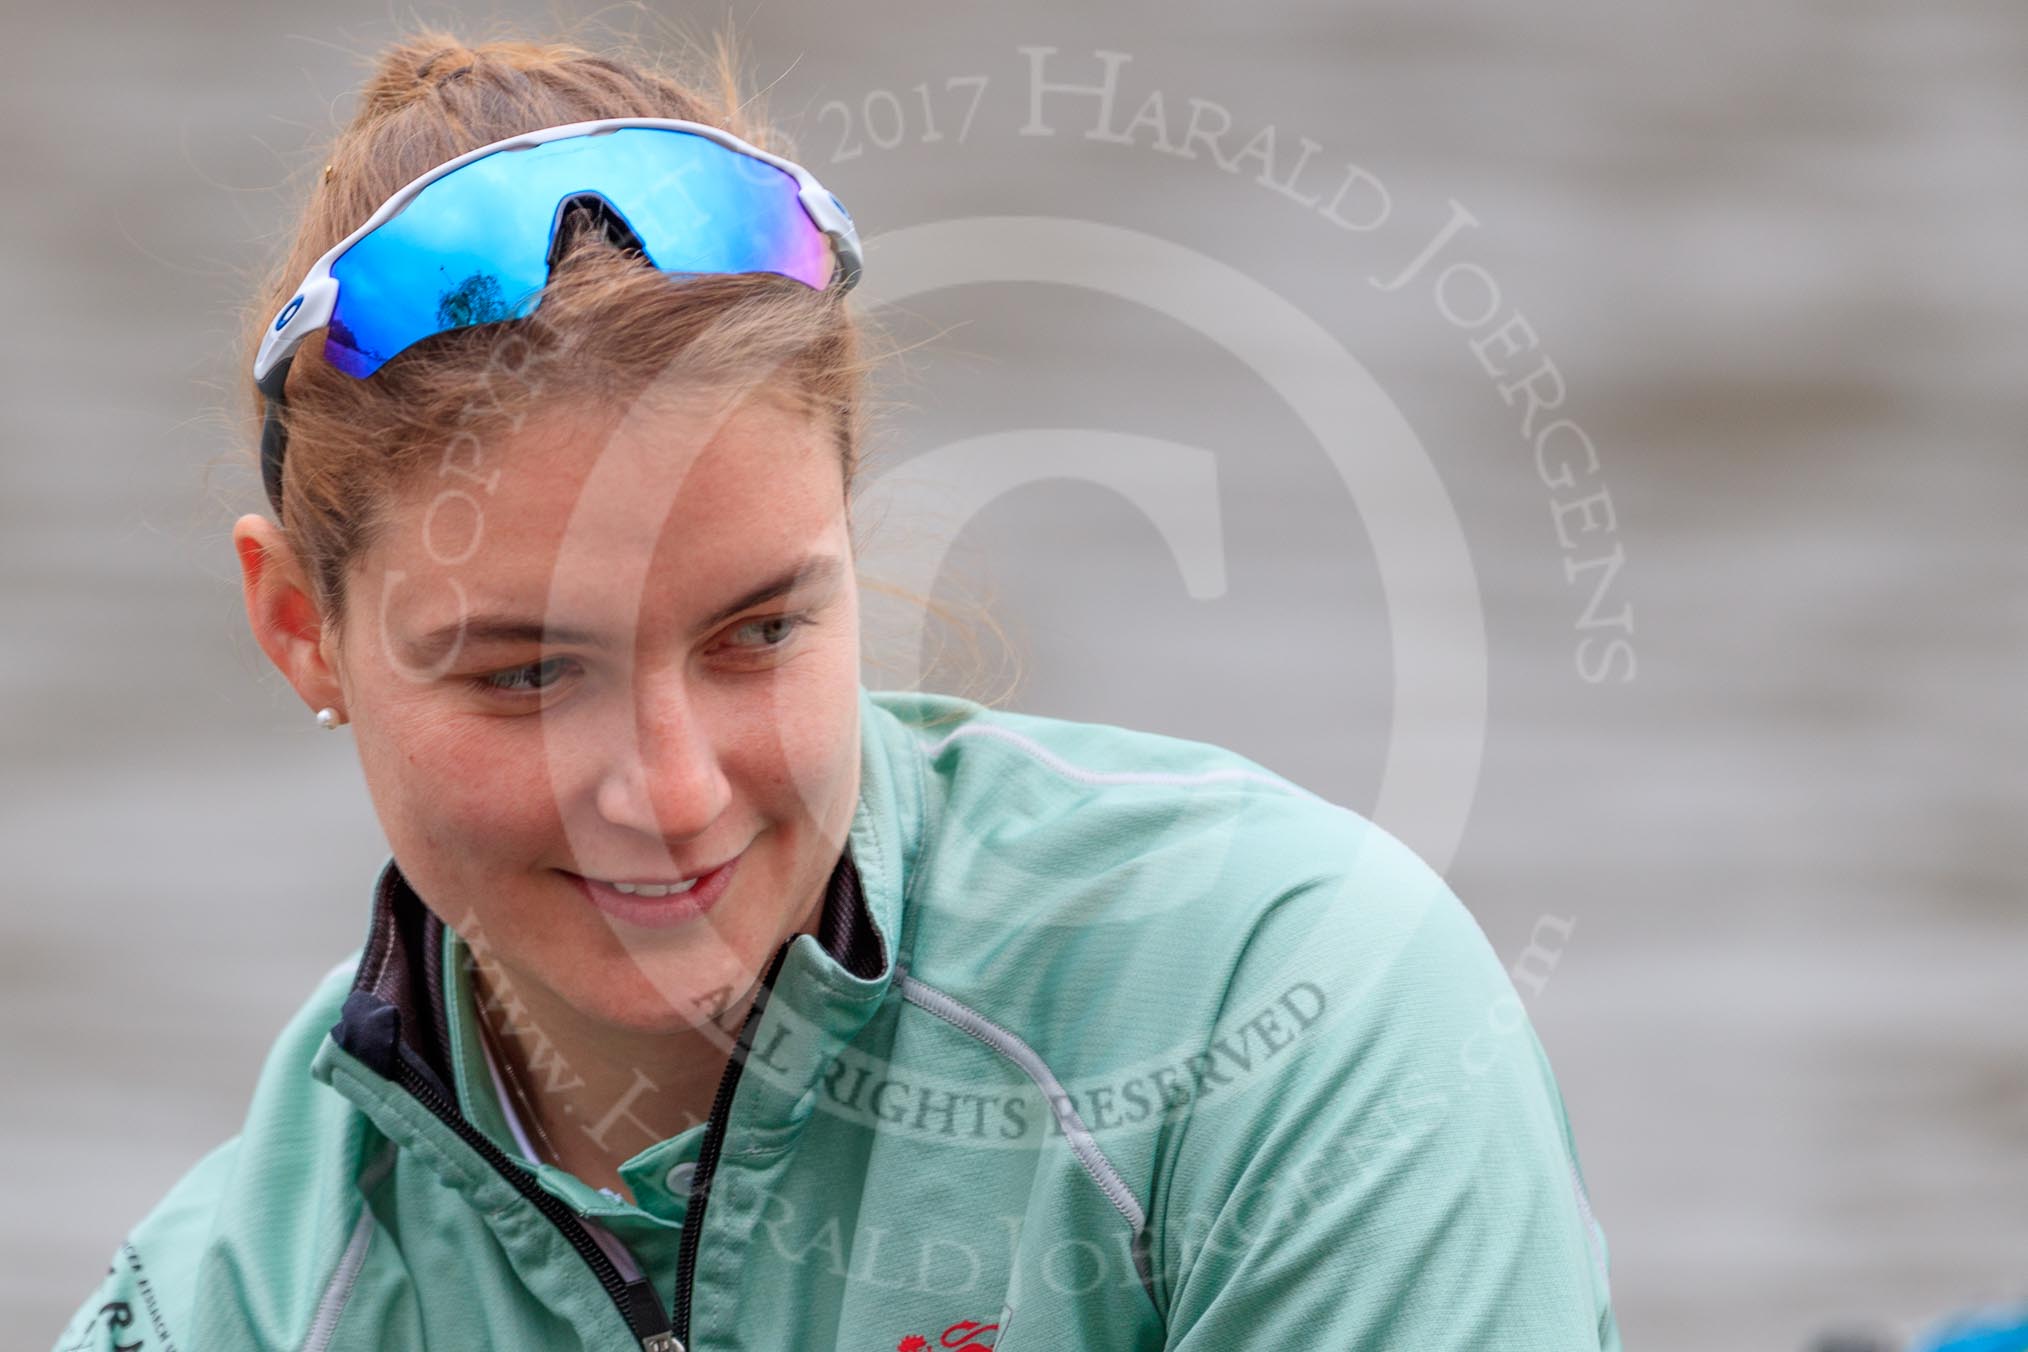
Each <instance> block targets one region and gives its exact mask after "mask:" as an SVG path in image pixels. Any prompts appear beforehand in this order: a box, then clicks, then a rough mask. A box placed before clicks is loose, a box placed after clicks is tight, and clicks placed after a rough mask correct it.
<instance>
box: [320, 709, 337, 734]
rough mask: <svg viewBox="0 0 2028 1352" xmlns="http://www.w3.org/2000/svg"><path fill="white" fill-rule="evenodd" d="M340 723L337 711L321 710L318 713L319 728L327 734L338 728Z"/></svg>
mask: <svg viewBox="0 0 2028 1352" xmlns="http://www.w3.org/2000/svg"><path fill="white" fill-rule="evenodd" d="M340 721H341V720H340V719H339V717H338V711H337V710H336V709H319V710H318V711H317V726H318V727H320V728H323V729H324V730H325V731H326V732H329V731H331V730H332V729H334V728H336V727H337V726H338V724H339V722H340Z"/></svg>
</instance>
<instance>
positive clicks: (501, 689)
mask: <svg viewBox="0 0 2028 1352" xmlns="http://www.w3.org/2000/svg"><path fill="white" fill-rule="evenodd" d="M570 660H571V659H569V658H567V657H546V658H544V659H543V660H542V661H540V662H531V663H529V664H528V665H527V666H525V667H515V668H513V669H512V670H510V671H496V672H494V673H493V674H492V675H490V676H481V677H478V678H477V682H478V684H479V685H480V687H482V688H483V689H486V690H492V691H497V692H498V693H500V694H503V695H539V694H542V693H543V692H544V691H546V690H553V689H554V688H555V687H556V681H555V680H549V681H543V680H542V679H541V677H542V674H543V673H545V672H548V673H551V674H552V675H553V674H554V673H556V672H559V671H561V670H563V669H564V666H565V664H568V663H569V662H570Z"/></svg>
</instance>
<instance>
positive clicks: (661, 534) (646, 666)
mask: <svg viewBox="0 0 2028 1352" xmlns="http://www.w3.org/2000/svg"><path fill="white" fill-rule="evenodd" d="M717 398H718V399H719V400H721V401H722V400H723V398H724V396H718V397H717ZM440 470H441V472H440V473H437V474H434V475H427V476H425V481H424V482H423V484H421V485H420V486H419V487H417V488H416V489H415V490H414V491H413V492H412V493H410V494H409V495H407V496H405V497H404V498H403V500H402V501H401V503H400V504H399V507H398V510H396V511H395V512H394V513H393V514H392V516H391V517H390V519H389V520H388V522H387V527H386V529H385V531H384V532H382V533H381V534H380V535H379V536H378V537H377V538H376V540H375V541H374V543H373V545H372V547H371V549H370V550H369V551H368V553H367V554H366V556H365V557H363V558H362V559H361V560H360V562H359V563H358V565H357V566H355V568H354V570H353V573H352V575H351V577H350V579H349V581H348V587H349V588H350V591H349V599H348V602H347V616H346V624H345V630H344V640H343V643H344V650H343V653H342V657H341V659H340V661H339V662H337V663H336V664H335V665H336V666H337V668H338V670H339V672H340V677H339V679H340V683H341V684H342V686H343V689H344V698H345V700H346V709H345V713H346V715H347V717H348V719H349V721H350V723H351V725H352V728H353V731H354V735H355V737H356V739H357V743H358V747H359V754H360V758H361V761H362V763H363V766H364V769H365V774H366V781H367V786H368V789H369V791H370V793H371V795H372V798H373V803H374V808H375V810H376V812H377V813H378V815H379V817H380V821H381V824H382V826H383V828H384V829H385V831H386V833H387V836H388V840H389V842H390V844H391V845H392V847H393V851H394V855H395V858H396V860H397V862H398V863H399V864H400V866H401V869H402V871H403V873H404V874H405V875H406V876H407V877H408V879H409V881H410V882H411V883H412V884H413V885H414V887H415V889H416V891H417V892H418V894H420V895H421V896H422V897H423V899H424V900H425V901H426V902H428V904H429V905H430V906H431V907H432V909H434V910H435V911H436V912H437V913H438V915H439V916H440V917H441V918H442V919H443V920H444V921H445V923H447V924H449V925H450V926H451V927H452V928H454V929H456V930H458V931H459V933H460V934H462V935H463V936H464V937H465V938H466V939H467V940H468V941H471V942H472V943H473V944H474V946H475V947H482V948H483V949H484V950H487V951H489V953H490V956H491V959H492V960H493V961H495V962H497V963H498V964H499V966H500V967H501V968H503V969H504V971H505V973H506V974H507V976H508V977H509V978H510V979H512V980H514V981H515V982H516V984H517V985H520V984H522V983H526V982H528V981H531V980H532V981H534V982H536V983H539V985H540V986H541V987H542V988H546V990H547V991H549V992H551V993H553V994H554V995H555V996H557V997H560V998H561V999H562V1000H563V1001H565V1002H566V1003H567V1004H569V1005H571V1006H572V1007H574V1008H575V1009H577V1010H578V1011H579V1012H580V1013H582V1014H584V1015H585V1016H587V1017H590V1018H592V1019H595V1020H598V1021H600V1022H603V1023H607V1024H611V1025H617V1026H623V1027H626V1028H628V1029H632V1030H635V1031H640V1032H656V1031H676V1030H678V1029H681V1028H686V1027H690V1026H693V1025H698V1024H701V1022H702V1021H703V1020H704V1019H706V1018H715V1017H718V1016H719V1015H721V1014H722V1013H723V1012H724V1011H725V1009H726V1007H727V1005H728V1004H729V1003H733V1002H736V1001H737V1000H738V999H739V998H740V997H741V996H743V995H744V994H745V993H746V992H747V991H748V990H749V989H750V987H751V984H752V982H753V981H754V980H755V978H756V977H757V975H758V974H759V972H760V970H761V968H762V967H763V966H764V965H765V963H766V962H767V960H768V958H769V957H771V956H772V954H773V952H774V949H775V947H776V946H777V945H778V944H779V943H780V942H781V941H782V940H783V939H784V938H785V937H787V936H789V935H790V934H793V933H795V932H797V931H798V930H800V929H804V928H811V927H812V926H811V925H810V924H809V923H808V922H809V921H810V920H811V919H812V917H813V914H814V908H815V907H816V906H817V904H818V903H819V901H820V899H821V896H822V894H823V889H824V885H825V883H826V881H827V879H828V877H829V875H830V872H831V870H832V868H833V866H834V865H835V864H836V862H837V859H838V855H839V852H840V850H841V849H842V848H843V845H844V840H845V835H846V831H847V829H848V828H849V826H850V824H851V821H852V816H853V810H854V805H855V803H856V800H857V796H858V787H859V720H858V692H859V615H858V592H857V585H856V582H855V580H854V576H853V570H852V562H853V561H852V551H851V542H850V537H849V531H848V523H847V518H846V513H845V496H844V486H843V479H842V474H841V471H840V467H839V461H838V452H837V450H836V448H835V445H834V444H833V441H832V438H831V436H830V434H829V433H828V431H827V430H826V429H825V428H824V427H823V426H822V425H821V424H820V423H819V422H817V421H816V420H814V419H812V418H811V417H810V416H808V415H806V414H801V413H796V412H792V411H789V410H788V409H786V408H784V407H782V406H780V405H778V404H777V403H774V402H769V401H766V400H763V399H758V398H748V399H746V400H745V401H744V402H740V403H737V404H733V405H730V406H727V405H726V404H724V403H723V402H719V403H716V404H714V403H713V402H711V401H710V400H709V399H707V398H706V397H705V396H696V395H693V396H690V397H689V398H688V399H687V400H686V401H685V402H681V403H678V402H675V401H673V400H664V401H662V402H661V403H659V404H657V405H655V406H649V405H637V406H635V407H634V408H632V409H630V410H628V411H627V412H626V414H625V415H624V417H621V416H619V415H615V414H611V413H602V412H600V411H598V410H594V409H584V408H571V409H560V410H557V411H554V412H552V413H549V414H546V415H544V416H541V417H539V418H531V419H529V420H527V421H525V422H523V423H522V424H521V426H520V427H519V428H517V429H516V430H515V431H514V432H513V433H512V434H511V435H507V436H505V437H502V438H500V439H497V440H495V441H492V442H488V443H485V444H483V445H480V444H478V443H474V442H471V441H470V440H469V439H466V440H465V442H464V443H463V444H456V443H454V445H453V446H452V447H451V448H448V449H447V451H446V454H445V457H444V461H443V464H442V466H440ZM545 631H546V636H545ZM727 861H733V863H732V866H731V868H730V870H729V871H728V872H726V873H724V874H723V875H721V876H717V877H707V878H706V879H705V880H704V881H703V882H700V883H698V884H696V885H695V886H693V887H692V888H691V890H690V892H689V893H684V894H672V895H670V896H667V897H664V898H659V899H658V898H654V897H652V896H646V895H640V894H638V893H637V894H636V895H633V896H627V895H624V894H621V893H618V892H616V891H613V890H610V889H606V888H604V887H603V886H602V883H603V882H617V881H625V882H639V881H644V880H648V881H659V882H663V883H677V882H681V881H682V880H685V879H689V878H692V877H694V876H696V875H698V874H699V873H701V872H703V871H704V870H706V869H711V868H714V866H718V865H722V864H725V863H726V862H727ZM586 880H601V881H600V882H597V883H594V882H588V881H586ZM713 893H716V895H715V896H713V895H712V894H713ZM700 904H702V905H703V906H704V907H706V908H707V909H704V910H702V911H701V912H699V911H698V909H697V908H698V906H699V905H700Z"/></svg>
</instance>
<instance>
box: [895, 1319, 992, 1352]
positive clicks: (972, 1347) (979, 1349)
mask: <svg viewBox="0 0 2028 1352" xmlns="http://www.w3.org/2000/svg"><path fill="white" fill-rule="evenodd" d="M999 1329H1000V1326H999V1325H998V1324H981V1323H980V1322H979V1321H978V1320H976V1319H960V1320H959V1321H958V1322H957V1323H955V1324H953V1325H951V1326H950V1327H949V1328H947V1329H945V1330H944V1331H943V1333H941V1334H940V1335H938V1337H937V1346H938V1347H948V1348H951V1349H953V1352H992V1347H993V1344H992V1343H990V1342H984V1343H982V1342H980V1341H979V1339H980V1338H983V1337H984V1336H985V1335H987V1334H989V1333H997V1332H999ZM929 1345H930V1343H929V1339H927V1338H925V1337H923V1336H922V1335H921V1334H920V1333H911V1334H909V1335H908V1336H907V1337H906V1338H903V1339H902V1340H901V1341H900V1342H898V1343H896V1344H895V1345H894V1352H925V1349H927V1348H928V1347H929Z"/></svg>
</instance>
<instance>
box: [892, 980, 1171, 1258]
mask: <svg viewBox="0 0 2028 1352" xmlns="http://www.w3.org/2000/svg"><path fill="white" fill-rule="evenodd" d="M895 979H896V983H897V984H898V985H899V986H900V988H901V995H902V998H903V999H905V1000H907V1001H908V1002H909V1003H910V1004H913V1005H916V1006H918V1007H919V1008H921V1009H924V1010H927V1011H928V1012H929V1013H931V1014H934V1015H936V1016H937V1017H938V1018H940V1019H942V1020H943V1021H944V1022H945V1023H948V1024H950V1025H951V1026H952V1027H954V1028H956V1029H957V1030H958V1031H959V1032H961V1033H964V1034H965V1035H966V1036H968V1037H970V1038H972V1039H974V1040H975V1041H978V1042H980V1043H983V1044H984V1045H985V1046H986V1047H988V1048H990V1049H991V1050H993V1051H994V1052H997V1053H998V1054H999V1055H1001V1056H1003V1057H1005V1058H1006V1059H1007V1060H1009V1061H1012V1062H1013V1063H1014V1064H1015V1065H1016V1066H1018V1067H1020V1069H1021V1070H1022V1071H1023V1072H1024V1073H1025V1074H1026V1075H1027V1076H1028V1078H1029V1079H1031V1080H1033V1081H1034V1082H1035V1085H1036V1087H1037V1088H1039V1089H1041V1090H1042V1095H1043V1097H1044V1098H1045V1099H1046V1100H1047V1101H1048V1103H1049V1110H1050V1112H1051V1113H1052V1114H1054V1116H1055V1117H1056V1121H1057V1125H1058V1126H1059V1127H1060V1128H1061V1129H1062V1131H1063V1136H1064V1139H1065V1140H1066V1141H1068V1142H1069V1143H1070V1148H1071V1152H1072V1153H1073V1154H1074V1155H1076V1156H1077V1161H1078V1163H1079V1164H1081V1165H1083V1166H1084V1171H1085V1172H1086V1173H1087V1174H1089V1175H1090V1176H1091V1180H1092V1182H1094V1183H1096V1184H1098V1187H1099V1191H1100V1192H1102V1193H1104V1194H1105V1196H1106V1200H1107V1201H1109V1202H1111V1203H1112V1205H1113V1208H1114V1209H1115V1210H1116V1211H1118V1212H1119V1213H1120V1215H1121V1216H1122V1217H1123V1218H1124V1219H1125V1220H1126V1222H1127V1224H1128V1226H1129V1227H1130V1228H1131V1229H1132V1231H1133V1236H1132V1238H1133V1244H1132V1246H1131V1247H1132V1251H1133V1254H1134V1264H1135V1267H1136V1268H1137V1269H1138V1270H1139V1273H1138V1275H1139V1276H1140V1278H1141V1282H1142V1286H1143V1287H1144V1288H1145V1289H1148V1290H1149V1291H1150V1294H1151V1297H1152V1287H1150V1286H1149V1281H1150V1279H1151V1274H1150V1273H1149V1272H1148V1271H1147V1269H1146V1266H1145V1262H1144V1256H1145V1248H1146V1245H1145V1240H1146V1236H1147V1228H1148V1216H1147V1212H1146V1210H1145V1209H1144V1208H1143V1207H1142V1206H1141V1203H1140V1199H1138V1198H1137V1197H1135V1196H1134V1193H1133V1189H1131V1188H1129V1187H1128V1186H1127V1182H1126V1180H1125V1179H1124V1178H1122V1177H1121V1176H1120V1171H1119V1170H1118V1169H1117V1168H1116V1167H1114V1165H1113V1162H1112V1160H1111V1159H1109V1158H1107V1156H1106V1153H1105V1151H1104V1149H1103V1148H1101V1147H1100V1145H1099V1143H1098V1140H1097V1138H1096V1137H1094V1136H1093V1135H1092V1133H1091V1129H1090V1128H1089V1127H1087V1126H1086V1125H1085V1122H1084V1119H1083V1118H1082V1117H1081V1116H1079V1115H1078V1111H1077V1108H1076V1106H1075V1105H1074V1104H1073V1103H1072V1102H1071V1101H1070V1096H1069V1095H1068V1094H1067V1093H1065V1092H1064V1089H1063V1084H1062V1082H1061V1081H1059V1080H1058V1079H1057V1078H1056V1073H1055V1072H1054V1071H1052V1070H1051V1069H1050V1068H1049V1063H1048V1062H1046V1061H1044V1060H1043V1059H1042V1056H1041V1055H1040V1053H1038V1052H1037V1051H1036V1050H1035V1049H1034V1048H1033V1047H1031V1046H1029V1045H1028V1043H1027V1042H1026V1041H1024V1040H1023V1039H1022V1038H1021V1036H1020V1035H1019V1034H1017V1033H1015V1032H1013V1031H1011V1030H1010V1029H1007V1028H1004V1027H1002V1026H1001V1025H999V1024H997V1023H995V1022H993V1020H991V1019H989V1018H987V1017H986V1016H985V1015H984V1014H981V1013H980V1012H979V1011H978V1010H976V1009H973V1008H972V1007H971V1006H970V1005H967V1004H965V1003H964V1002H963V1001H962V1000H959V999H958V998H957V997H955V996H953V995H950V994H948V993H947V992H945V991H941V990H938V989H937V988H936V987H934V986H931V985H929V984H928V983H927V982H924V981H922V980H920V979H919V978H917V977H916V976H915V975H914V974H912V973H909V972H899V973H897V974H896V978H895Z"/></svg>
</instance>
